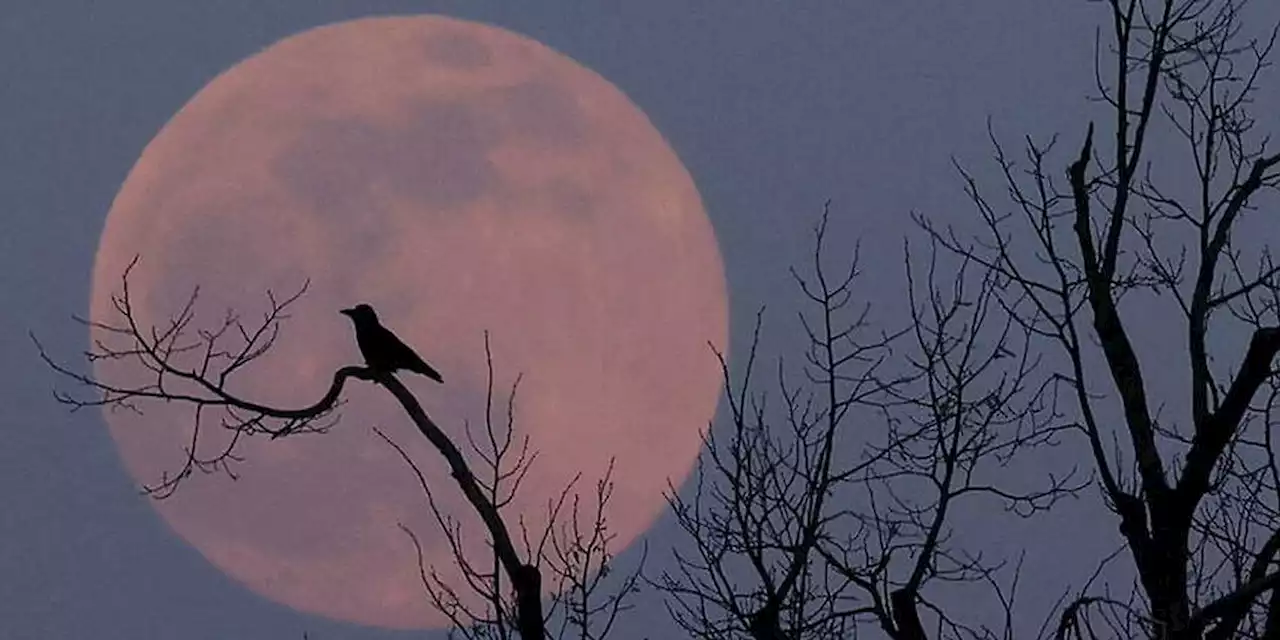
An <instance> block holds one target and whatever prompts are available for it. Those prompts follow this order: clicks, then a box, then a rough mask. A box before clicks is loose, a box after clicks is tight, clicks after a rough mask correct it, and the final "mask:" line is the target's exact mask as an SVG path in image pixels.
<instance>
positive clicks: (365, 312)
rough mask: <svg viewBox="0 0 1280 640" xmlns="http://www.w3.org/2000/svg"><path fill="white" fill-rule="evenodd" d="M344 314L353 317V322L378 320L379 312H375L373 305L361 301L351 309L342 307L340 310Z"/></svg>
mask: <svg viewBox="0 0 1280 640" xmlns="http://www.w3.org/2000/svg"><path fill="white" fill-rule="evenodd" d="M338 313H341V314H342V315H344V316H347V317H348V318H351V321H352V322H377V321H378V314H376V313H374V312H373V307H371V306H369V305H367V304H364V303H360V304H358V305H356V306H354V307H351V308H350V309H341V310H339V311H338Z"/></svg>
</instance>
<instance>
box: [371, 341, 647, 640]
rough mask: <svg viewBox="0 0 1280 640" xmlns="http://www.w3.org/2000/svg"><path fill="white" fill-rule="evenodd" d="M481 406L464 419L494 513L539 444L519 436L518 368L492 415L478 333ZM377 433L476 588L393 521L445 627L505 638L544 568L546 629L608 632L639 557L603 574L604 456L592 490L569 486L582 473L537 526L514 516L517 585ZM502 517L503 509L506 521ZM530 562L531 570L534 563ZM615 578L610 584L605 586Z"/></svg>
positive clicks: (472, 637) (480, 638)
mask: <svg viewBox="0 0 1280 640" xmlns="http://www.w3.org/2000/svg"><path fill="white" fill-rule="evenodd" d="M485 362H486V373H487V375H486V385H485V409H484V417H483V425H482V426H477V425H473V424H471V423H469V422H468V423H467V424H466V425H465V433H466V441H467V448H468V450H469V452H470V454H471V457H472V459H473V460H476V461H477V463H476V464H475V465H474V466H475V467H476V468H478V469H479V472H478V473H477V480H476V481H477V483H478V484H479V485H480V487H481V489H482V490H483V491H484V492H485V494H486V495H487V496H488V498H489V501H490V502H492V503H493V505H494V508H495V509H496V510H497V511H498V513H499V514H500V515H503V514H504V509H505V508H506V507H508V506H509V505H510V504H511V502H512V501H513V500H514V498H515V497H516V495H517V494H518V493H519V491H520V486H521V483H522V481H523V480H524V478H525V476H526V475H527V474H528V472H529V470H530V469H531V468H532V467H533V465H534V464H536V461H537V457H538V456H537V452H536V451H531V450H530V448H529V438H528V436H525V437H522V438H518V437H517V436H516V428H515V426H516V425H515V423H516V419H515V413H516V412H515V404H516V395H517V390H518V388H519V385H520V380H521V376H517V377H516V379H515V382H514V383H513V384H512V387H511V390H510V393H509V395H508V396H507V403H506V410H505V413H504V415H503V416H501V418H498V417H496V416H495V415H494V413H495V406H494V357H493V353H492V351H491V347H490V343H489V335H488V332H486V333H485ZM376 431H377V433H378V435H379V436H380V437H381V438H382V439H383V440H384V441H385V442H386V443H387V444H388V445H390V446H391V447H393V448H394V449H395V450H396V452H397V453H398V454H399V456H400V458H401V459H402V460H403V461H404V462H405V465H406V467H407V468H408V469H410V470H411V471H412V473H413V474H414V477H415V479H416V481H417V483H418V485H419V487H420V488H421V489H422V494H423V496H424V497H425V499H426V502H427V508H428V509H429V510H430V511H431V513H432V515H433V516H434V518H435V520H436V523H437V525H438V527H439V530H440V532H442V533H443V534H444V537H445V541H446V542H447V544H448V545H449V548H450V550H451V551H452V555H453V559H454V560H455V561H456V562H457V564H458V568H459V569H460V570H461V574H462V577H463V579H464V581H465V587H466V588H467V589H469V590H470V591H471V593H473V594H475V595H477V596H479V601H480V602H481V603H483V607H481V608H477V607H476V606H473V605H469V604H468V599H467V598H465V597H464V594H463V593H459V591H458V590H457V588H456V587H454V586H453V585H451V584H450V583H449V582H448V581H447V580H445V579H444V578H442V577H441V575H440V573H439V572H438V570H437V568H436V567H432V566H427V565H426V559H425V555H424V553H423V551H422V546H421V544H420V543H419V541H418V537H417V534H416V533H415V532H413V531H412V530H410V529H409V528H407V527H405V526H404V525H401V529H402V530H403V531H404V532H405V534H406V535H407V536H408V537H409V539H410V541H411V542H412V543H413V546H414V549H415V550H416V551H417V563H418V569H419V575H420V577H421V581H422V586H423V590H424V591H425V592H426V594H427V597H428V599H429V600H430V601H431V603H432V605H433V606H434V607H435V608H436V610H438V611H440V612H442V613H443V614H444V615H445V616H446V617H447V618H448V619H449V621H450V622H451V623H452V625H453V630H452V632H451V635H452V636H459V637H462V638H465V639H466V640H509V639H511V638H513V637H515V634H516V632H517V630H518V629H521V628H525V627H527V626H529V625H530V624H531V623H530V622H528V621H526V622H523V623H522V622H521V618H520V616H521V615H532V614H533V612H534V611H535V609H534V607H533V606H532V603H528V604H522V603H521V601H520V599H519V598H520V595H519V594H529V593H541V591H542V587H541V582H542V580H543V579H544V578H543V576H546V577H547V579H548V580H549V581H551V582H552V584H553V585H554V587H555V588H553V589H551V593H552V595H551V596H550V600H549V603H548V606H547V607H546V608H545V611H541V610H540V611H541V613H542V615H543V618H544V622H543V623H542V624H543V626H548V625H550V626H551V628H553V629H556V627H557V623H558V629H556V633H554V634H549V635H552V636H553V637H557V638H565V639H567V638H578V639H580V640H597V639H600V638H605V637H607V636H608V634H609V633H610V631H611V630H612V629H613V627H614V625H615V623H616V622H617V620H618V616H619V614H620V613H621V612H623V611H625V610H627V609H628V608H629V605H628V603H627V598H628V596H630V595H631V594H633V593H635V591H636V583H637V582H638V581H639V577H640V572H641V570H642V569H643V565H644V559H643V558H641V560H640V562H638V563H637V565H636V566H635V567H634V568H633V569H630V570H628V571H625V572H620V573H619V574H618V575H617V576H615V579H613V580H611V579H610V574H611V571H612V569H613V568H614V567H613V555H612V551H613V550H612V548H611V546H610V545H611V543H612V541H613V539H614V537H613V535H612V534H611V533H610V532H609V527H608V522H607V520H606V518H605V510H606V508H607V507H608V505H609V501H610V500H611V499H612V493H613V482H612V468H613V467H612V464H611V465H610V467H609V471H608V472H606V474H605V476H604V477H603V478H600V479H599V480H598V481H597V482H596V486H595V487H594V491H593V492H592V495H591V499H588V500H585V501H584V500H583V499H582V496H581V494H580V492H578V491H575V489H576V488H577V484H578V482H579V481H580V480H581V476H580V475H578V476H575V477H574V478H573V479H572V480H571V481H570V482H569V483H568V484H566V486H565V487H564V489H563V490H562V491H561V492H560V494H559V495H558V496H557V498H556V499H555V500H552V501H550V503H549V504H548V505H547V515H548V517H547V524H546V526H545V527H544V528H543V529H542V530H541V531H538V532H532V531H529V530H528V528H527V526H526V523H525V521H524V520H523V519H521V520H520V522H519V531H520V536H519V538H520V541H521V546H522V547H523V549H522V551H523V554H524V557H526V558H529V563H528V569H527V570H526V573H525V574H524V575H523V576H522V579H524V580H526V581H527V584H526V585H523V587H522V588H521V589H516V593H515V594H514V595H513V594H512V589H510V588H508V582H507V576H506V574H505V572H504V571H503V567H502V559H501V557H499V555H498V554H497V552H496V551H494V550H491V553H489V554H488V556H487V557H484V556H482V557H477V558H473V557H470V556H469V555H468V553H467V550H466V549H465V545H464V544H463V541H464V540H466V539H468V538H470V537H472V536H470V535H468V532H467V530H466V528H465V526H464V524H463V523H461V522H459V521H458V520H457V519H456V518H453V517H452V516H450V515H448V514H447V513H445V511H444V510H443V509H441V508H440V507H439V506H438V504H437V502H436V500H435V496H434V493H433V491H432V489H431V487H430V485H429V484H428V483H427V481H426V477H425V475H424V474H423V472H422V469H421V467H419V465H418V463H417V462H416V461H414V460H413V458H412V457H410V456H409V454H408V453H407V452H406V451H405V450H404V448H403V447H401V446H400V445H399V444H397V443H396V442H395V441H393V440H392V439H391V438H390V437H389V436H387V435H386V434H385V433H383V432H382V431H381V430H376ZM505 520H507V519H506V518H504V521H505ZM534 534H536V535H534ZM535 568H536V569H537V570H536V572H535V571H534V570H533V569H535ZM614 582H616V583H617V586H616V588H610V587H613V586H614V584H613V583H614Z"/></svg>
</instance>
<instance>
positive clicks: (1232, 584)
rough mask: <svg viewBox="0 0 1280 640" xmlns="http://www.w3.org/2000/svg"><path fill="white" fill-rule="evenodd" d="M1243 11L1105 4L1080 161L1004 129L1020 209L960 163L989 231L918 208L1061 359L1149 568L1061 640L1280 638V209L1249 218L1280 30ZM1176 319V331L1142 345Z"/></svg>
mask: <svg viewBox="0 0 1280 640" xmlns="http://www.w3.org/2000/svg"><path fill="white" fill-rule="evenodd" d="M1247 5H1248V1H1247V0H1107V1H1106V2H1105V3H1100V4H1099V6H1100V7H1104V8H1105V9H1104V10H1105V12H1106V19H1105V22H1104V24H1105V28H1104V29H1103V31H1102V32H1101V33H1103V34H1105V36H1104V38H1105V41H1106V45H1105V46H1103V44H1102V43H1099V45H1098V47H1097V66H1096V69H1097V90H1098V92H1099V94H1098V104H1099V105H1100V108H1101V109H1102V110H1103V111H1104V112H1105V115H1104V116H1103V117H1102V119H1101V121H1100V122H1099V124H1097V125H1096V126H1095V124H1094V123H1093V122H1090V123H1088V125H1087V126H1083V125H1082V126H1081V130H1082V131H1081V133H1082V134H1083V135H1082V136H1081V138H1082V140H1081V142H1080V144H1079V146H1078V147H1077V148H1076V149H1075V150H1074V152H1072V153H1071V155H1070V156H1068V157H1061V156H1060V155H1058V154H1056V153H1055V145H1054V140H1049V141H1048V142H1047V143H1038V142H1035V141H1033V140H1032V139H1031V138H1028V139H1027V143H1026V149H1025V162H1023V163H1021V164H1019V163H1018V162H1016V161H1015V158H1013V157H1010V156H1009V155H1008V154H1007V153H1006V151H1005V149H1004V147H1003V146H1002V145H1001V144H1000V142H999V141H998V139H997V137H996V136H995V135H994V134H993V135H992V141H993V144H994V147H995V154H996V161H997V163H998V167H999V169H1000V170H1001V171H1002V173H1003V183H1004V184H1003V185H1002V187H1003V189H1004V190H1007V192H1008V194H1009V195H1010V200H1011V202H1010V204H1009V205H1004V204H1000V203H998V202H996V201H993V200H992V199H991V198H989V197H988V196H987V194H986V192H985V191H984V190H983V189H981V188H980V186H979V182H980V181H979V179H977V178H976V177H974V176H973V175H972V174H971V173H970V172H968V171H967V170H965V169H963V168H962V169H961V173H962V176H963V178H964V180H965V181H966V184H967V189H968V194H969V196H970V198H971V200H972V202H973V204H974V205H976V209H977V211H978V213H979V214H980V217H981V220H982V221H983V223H984V224H985V227H986V230H987V231H988V233H985V234H983V237H982V238H981V239H979V240H977V241H969V240H965V239H961V238H960V237H959V236H958V234H957V233H956V232H955V231H954V230H951V229H944V228H940V227H938V226H936V225H934V224H932V223H930V222H929V221H928V220H927V219H923V218H921V219H920V222H921V223H922V224H923V225H924V226H925V228H926V229H927V230H929V231H930V232H931V233H932V236H933V237H934V238H935V239H936V240H938V241H939V242H941V243H943V244H944V245H946V246H947V247H948V248H949V249H950V250H951V251H953V252H954V253H955V254H957V255H960V256H963V257H964V258H966V259H969V260H972V261H975V262H976V263H979V264H981V265H983V266H984V267H986V269H987V270H988V273H989V274H992V276H993V277H996V278H998V279H999V280H1000V282H1001V285H1002V286H1001V289H1000V293H999V303H1000V305H1001V306H1002V307H1003V308H1004V309H1005V310H1006V312H1007V313H1008V315H1009V317H1011V318H1013V319H1014V321H1015V322H1016V323H1017V324H1018V325H1020V326H1021V327H1022V328H1023V329H1025V330H1026V331H1027V332H1028V333H1030V334H1031V335H1033V336H1035V345H1033V346H1034V347H1035V348H1036V350H1037V352H1041V353H1044V354H1045V355H1046V357H1047V358H1049V360H1050V361H1051V362H1052V363H1053V368H1054V370H1053V372H1052V374H1051V375H1050V376H1049V378H1048V380H1049V381H1050V382H1051V383H1053V384H1054V385H1055V386H1057V387H1060V388H1062V390H1063V391H1064V392H1065V393H1066V394H1067V397H1070V398H1071V399H1072V404H1073V405H1074V411H1073V416H1072V428H1073V429H1074V431H1075V432H1076V433H1078V434H1079V436H1080V437H1081V441H1082V442H1083V444H1084V445H1085V447H1086V450H1087V452H1088V453H1087V455H1088V456H1089V458H1090V460H1089V462H1090V464H1091V466H1092V468H1093V472H1094V477H1095V478H1096V480H1097V483H1098V485H1099V486H1100V489H1101V493H1102V496H1103V498H1104V501H1105V504H1106V506H1107V507H1108V508H1109V509H1110V510H1111V511H1112V512H1113V513H1114V514H1115V517H1116V521H1117V523H1118V530H1119V538H1120V540H1121V541H1122V543H1123V545H1124V549H1125V554H1126V555H1127V557H1128V560H1129V561H1130V562H1131V566H1132V569H1133V573H1134V575H1136V589H1137V592H1138V593H1137V597H1134V598H1124V597H1118V596H1115V595H1114V594H1113V591H1115V590H1114V589H1110V588H1109V586H1108V585H1106V584H1104V583H1101V582H1099V583H1095V584H1094V585H1093V587H1092V588H1091V589H1090V590H1089V592H1086V593H1081V594H1080V595H1079V597H1078V598H1077V599H1076V600H1074V601H1073V602H1072V603H1070V604H1069V605H1068V606H1067V607H1066V609H1065V610H1064V612H1063V614H1062V617H1061V620H1060V623H1059V624H1058V626H1057V630H1056V634H1057V636H1058V637H1060V638H1065V637H1070V638H1088V637H1101V636H1099V635H1098V634H1100V633H1104V630H1105V629H1108V628H1109V629H1110V631H1109V633H1112V634H1116V635H1126V636H1128V637H1137V636H1145V637H1150V638H1157V639H1160V640H1190V639H1197V640H1199V639H1201V638H1212V639H1214V640H1227V639H1229V638H1276V637H1280V593H1278V592H1277V590H1276V589H1275V587H1276V586H1277V585H1280V569H1277V567H1276V564H1277V562H1278V561H1280V558H1278V557H1277V555H1276V553H1277V551H1278V550H1280V512H1278V511H1277V507H1276V504H1277V499H1278V498H1280V494H1278V493H1277V492H1278V490H1280V472H1277V467H1278V465H1277V461H1276V455H1275V453H1276V452H1275V449H1274V448H1273V443H1272V441H1273V431H1274V428H1275V426H1276V423H1275V422H1274V421H1273V420H1272V411H1273V407H1274V402H1273V400H1274V399H1276V393H1275V391H1276V389H1277V381H1276V378H1275V369H1274V359H1275V356H1276V354H1277V352H1280V317H1277V314H1278V313H1280V282H1277V279H1276V277H1277V274H1278V273H1280V266H1277V265H1276V263H1275V261H1274V259H1273V257H1272V256H1271V253H1270V250H1269V248H1268V247H1267V246H1266V245H1265V244H1264V242H1265V241H1260V236H1259V235H1258V234H1259V232H1260V231H1267V230H1271V229H1275V228H1276V220H1275V219H1274V218H1273V217H1272V216H1269V215H1267V216H1264V219H1263V220H1256V219H1255V216H1254V215H1253V214H1254V210H1255V209H1256V208H1258V207H1259V205H1261V204H1263V203H1264V202H1265V203H1267V204H1270V205H1271V206H1273V207H1274V205H1275V203H1276V200H1275V199H1274V198H1268V196H1271V195H1273V194H1274V191H1275V189H1276V187H1277V186H1278V185H1280V166H1278V165H1280V154H1278V153H1276V152H1275V151H1274V150H1269V145H1268V137H1267V136H1266V134H1265V133H1264V132H1259V131H1257V130H1256V129H1255V124H1256V122H1255V119H1254V115H1253V113H1254V105H1253V99H1254V95H1255V88H1256V86H1257V82H1258V80H1259V78H1260V77H1261V73H1262V72H1263V71H1264V70H1265V69H1266V68H1267V66H1268V62H1267V58H1268V56H1269V55H1270V54H1271V52H1272V47H1273V45H1274V43H1275V40H1276V30H1275V29H1274V28H1272V29H1258V28H1257V25H1255V24H1253V23H1251V22H1250V20H1249V19H1248V17H1247V13H1246V10H1247V9H1248V6H1247ZM1273 112H1274V108H1273V109H1272V110H1268V111H1263V113H1266V114H1267V115H1268V116H1272V115H1273ZM1251 223H1252V224H1256V225H1260V226H1253V227H1250V224H1251ZM1263 237H1265V236H1263ZM1162 327H1163V328H1164V329H1163V331H1162V332H1161V335H1168V336H1172V339H1173V340H1174V341H1175V343H1174V344H1163V345H1161V346H1159V347H1158V348H1152V347H1150V345H1149V344H1148V345H1147V346H1146V347H1145V349H1146V350H1145V352H1144V345H1143V342H1144V338H1146V337H1148V336H1151V335H1154V334H1155V333H1154V332H1156V331H1157V330H1160V329H1161V328H1162ZM1234 338H1242V340H1241V343H1242V344H1241V345H1240V346H1238V347H1235V346H1232V343H1233V342H1234ZM1091 363H1098V364H1096V365H1094V364H1091ZM1173 367H1182V368H1183V370H1182V374H1181V377H1182V380H1183V381H1184V382H1182V383H1180V384H1185V388H1186V391H1185V392H1178V393H1174V394H1170V395H1168V396H1167V397H1161V395H1160V393H1161V391H1160V390H1159V389H1158V388H1157V385H1155V384H1153V382H1152V380H1153V377H1158V376H1155V375H1153V373H1152V372H1153V371H1155V372H1157V373H1163V372H1165V371H1171V370H1173V369H1172V368H1173ZM1164 384H1166V385H1168V384H1170V383H1167V382H1166V383H1164ZM1162 409H1164V411H1162ZM1169 409H1173V411H1169ZM1131 468H1132V469H1133V470H1134V471H1133V472H1132V473H1127V470H1128V469H1131ZM1123 590H1124V589H1119V591H1123Z"/></svg>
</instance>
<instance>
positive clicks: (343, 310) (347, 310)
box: [338, 309, 356, 316]
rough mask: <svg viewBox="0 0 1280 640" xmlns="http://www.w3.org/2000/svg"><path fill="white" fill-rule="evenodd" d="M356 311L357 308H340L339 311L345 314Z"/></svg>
mask: <svg viewBox="0 0 1280 640" xmlns="http://www.w3.org/2000/svg"><path fill="white" fill-rule="evenodd" d="M355 311H356V310H355V309H338V313H341V314H342V315H344V316H350V315H352V314H354V313H355Z"/></svg>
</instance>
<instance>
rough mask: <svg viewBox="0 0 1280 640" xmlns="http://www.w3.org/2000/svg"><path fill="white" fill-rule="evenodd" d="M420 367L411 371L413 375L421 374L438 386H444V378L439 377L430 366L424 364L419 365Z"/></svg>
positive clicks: (438, 373) (437, 372)
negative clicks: (437, 383) (438, 384)
mask: <svg viewBox="0 0 1280 640" xmlns="http://www.w3.org/2000/svg"><path fill="white" fill-rule="evenodd" d="M420 365H421V366H418V367H414V369H413V371H414V373H421V374H422V375H424V376H426V377H428V378H431V379H432V380H435V381H436V382H439V383H440V384H444V376H442V375H440V372H439V371H436V370H435V369H433V368H432V367H431V365H429V364H427V363H425V362H422V363H420Z"/></svg>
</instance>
